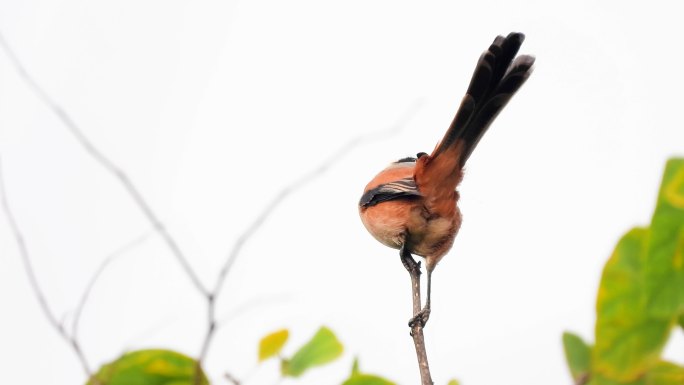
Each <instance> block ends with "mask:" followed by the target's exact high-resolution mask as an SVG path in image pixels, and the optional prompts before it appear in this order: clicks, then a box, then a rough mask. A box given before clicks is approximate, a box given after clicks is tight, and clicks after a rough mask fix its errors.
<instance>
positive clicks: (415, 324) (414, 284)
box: [400, 249, 433, 385]
mask: <svg viewBox="0 0 684 385" xmlns="http://www.w3.org/2000/svg"><path fill="white" fill-rule="evenodd" d="M400 255H401V262H402V263H403V264H404V267H405V268H406V270H407V271H408V272H409V275H411V298H412V299H413V318H412V319H411V321H410V322H409V326H410V327H411V337H413V345H414V346H415V348H416V357H417V359H418V369H419V370H420V380H421V382H420V383H421V385H433V382H432V377H431V375H430V365H429V364H428V358H427V351H426V350H425V337H424V336H423V327H424V326H425V324H424V321H423V320H422V319H417V318H416V317H419V314H420V312H421V310H420V305H421V301H420V262H416V260H415V259H413V257H412V256H411V254H410V253H409V252H408V251H406V250H404V249H402V250H401V252H400Z"/></svg>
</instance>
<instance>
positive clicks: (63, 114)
mask: <svg viewBox="0 0 684 385" xmlns="http://www.w3.org/2000/svg"><path fill="white" fill-rule="evenodd" d="M0 46H2V49H3V50H4V51H5V54H6V55H7V57H8V58H9V59H10V62H11V63H12V65H13V66H14V68H15V70H16V71H17V73H18V74H19V76H20V77H21V79H22V80H24V82H25V83H26V85H27V86H28V87H29V88H30V89H31V91H33V93H34V94H36V96H37V97H38V98H39V99H40V100H41V101H42V102H43V104H45V105H46V106H47V107H48V108H49V109H50V110H52V112H53V113H54V114H55V115H56V116H57V118H59V120H60V121H61V122H62V124H64V125H65V126H66V127H67V129H69V131H70V132H71V134H72V135H73V136H74V138H76V140H77V141H78V142H79V144H81V146H82V147H83V148H84V149H85V151H86V152H87V153H88V154H89V155H90V156H91V157H92V158H93V159H95V161H96V162H97V163H99V164H100V165H101V166H102V167H104V168H105V170H107V171H108V172H109V173H110V174H112V175H113V176H114V177H115V178H116V179H117V180H118V181H119V183H121V185H122V186H123V187H124V189H125V190H126V191H127V192H128V194H129V195H130V196H131V198H132V199H133V201H134V202H135V204H136V205H137V206H138V208H139V209H140V211H142V212H143V214H144V215H145V217H146V218H147V220H148V221H149V222H150V223H151V224H152V227H153V228H154V229H155V230H156V231H157V233H158V234H159V235H160V236H161V237H162V239H163V240H164V242H165V243H166V245H167V246H168V247H169V249H170V250H171V253H172V254H173V255H174V256H175V257H176V259H177V260H178V262H179V263H180V265H181V267H182V268H183V270H185V273H186V274H187V276H188V278H190V280H191V281H192V284H193V285H194V286H195V288H196V289H197V290H198V291H199V292H200V293H202V294H203V295H205V296H206V295H208V291H207V289H206V288H205V287H204V285H203V284H202V282H201V281H200V279H199V277H198V276H197V273H195V270H193V268H192V266H190V263H189V262H188V259H187V257H186V256H185V254H183V252H182V251H181V249H180V247H179V246H178V242H176V240H175V239H174V238H173V237H172V236H171V234H170V233H169V232H168V230H166V227H165V226H164V224H163V223H162V222H161V220H159V217H158V216H157V214H155V213H154V211H153V210H152V207H151V206H150V205H149V203H147V201H146V200H145V198H143V196H142V194H140V191H139V190H138V188H137V187H136V185H135V184H134V183H133V181H131V179H130V178H129V177H128V175H127V174H126V173H125V172H124V171H123V170H122V169H121V168H119V167H118V166H117V165H116V164H114V162H112V161H111V160H110V159H109V158H107V157H106V156H105V155H104V153H102V152H101V151H100V150H98V149H97V147H95V145H94V144H93V142H91V141H90V139H88V138H87V137H86V136H85V134H84V133H83V130H81V128H80V127H79V126H78V125H77V124H76V122H75V121H74V119H73V118H72V117H71V115H69V113H67V111H66V110H65V109H64V108H62V107H61V106H60V105H59V104H58V103H57V102H56V101H55V100H54V99H52V98H51V97H50V96H49V95H48V94H47V93H46V92H45V90H43V88H42V87H41V86H40V85H38V83H37V82H36V81H35V80H34V79H33V77H32V76H31V75H30V74H29V73H28V71H27V70H26V67H25V66H24V65H23V64H22V62H21V61H20V60H19V58H18V57H17V55H16V54H15V53H14V50H12V48H11V47H10V45H9V44H8V43H7V41H6V40H5V37H4V35H3V34H2V32H0Z"/></svg>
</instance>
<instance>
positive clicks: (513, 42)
mask: <svg viewBox="0 0 684 385" xmlns="http://www.w3.org/2000/svg"><path fill="white" fill-rule="evenodd" d="M524 39H525V36H524V35H523V34H522V33H516V32H513V33H510V34H509V35H508V36H507V37H505V38H504V37H503V36H497V38H496V39H494V42H493V43H492V45H491V46H490V47H489V49H488V50H487V51H485V52H484V53H483V54H482V56H480V60H479V61H478V62H477V66H476V67H475V72H474V73H473V77H472V79H471V80H470V85H469V86H468V91H467V93H466V95H465V96H464V97H463V101H462V102H461V106H460V107H459V109H458V111H457V112H456V116H455V117H454V120H453V122H452V123H451V126H450V127H449V129H448V130H447V132H446V134H445V135H444V138H443V139H442V141H441V142H440V143H439V144H438V145H437V147H436V148H435V150H434V151H433V153H432V154H431V155H430V158H431V160H432V161H433V162H435V161H436V160H437V158H439V157H440V155H442V154H443V153H445V152H450V151H449V150H450V149H452V150H453V149H455V148H456V150H457V152H458V154H457V155H458V166H459V167H463V165H464V164H465V163H466V161H467V160H468V158H469V157H470V154H471V153H472V152H473V150H474V149H475V147H476V146H477V144H478V142H479V141H480V139H481V138H482V136H483V135H484V133H485V132H486V131H487V129H488V128H489V126H490V125H491V124H492V122H493V121H494V119H495V118H496V116H497V115H498V114H499V112H501V110H502V109H503V108H504V107H505V106H506V104H507V103H508V101H509V100H510V99H511V97H513V95H514V94H515V92H516V91H518V89H519V88H520V87H521V86H522V85H523V84H524V83H525V81H526V80H527V78H528V77H529V76H530V74H531V73H532V68H533V64H534V57H532V56H529V55H521V56H518V57H516V54H517V53H518V49H519V48H520V46H521V45H522V42H523V40H524Z"/></svg>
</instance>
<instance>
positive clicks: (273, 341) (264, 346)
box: [259, 329, 290, 362]
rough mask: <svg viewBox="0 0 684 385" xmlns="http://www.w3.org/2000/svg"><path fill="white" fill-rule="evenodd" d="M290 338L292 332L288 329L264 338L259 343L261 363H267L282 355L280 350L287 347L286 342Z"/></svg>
mask: <svg viewBox="0 0 684 385" xmlns="http://www.w3.org/2000/svg"><path fill="white" fill-rule="evenodd" d="M289 336H290V332H289V331H287V329H281V330H278V331H275V332H273V333H271V334H268V335H266V336H265V337H264V338H262V339H261V341H259V362H261V361H265V360H267V359H269V358H271V357H273V356H275V355H276V354H278V353H280V350H281V349H282V348H283V346H284V345H285V342H287V338H288V337H289Z"/></svg>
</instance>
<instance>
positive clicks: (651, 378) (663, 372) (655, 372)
mask: <svg viewBox="0 0 684 385" xmlns="http://www.w3.org/2000/svg"><path fill="white" fill-rule="evenodd" d="M646 383H647V385H682V384H684V368H683V367H681V366H679V365H675V364H673V363H670V362H666V361H660V362H659V363H658V364H657V365H656V366H655V367H654V368H653V369H651V370H650V371H649V373H648V376H647V378H646Z"/></svg>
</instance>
